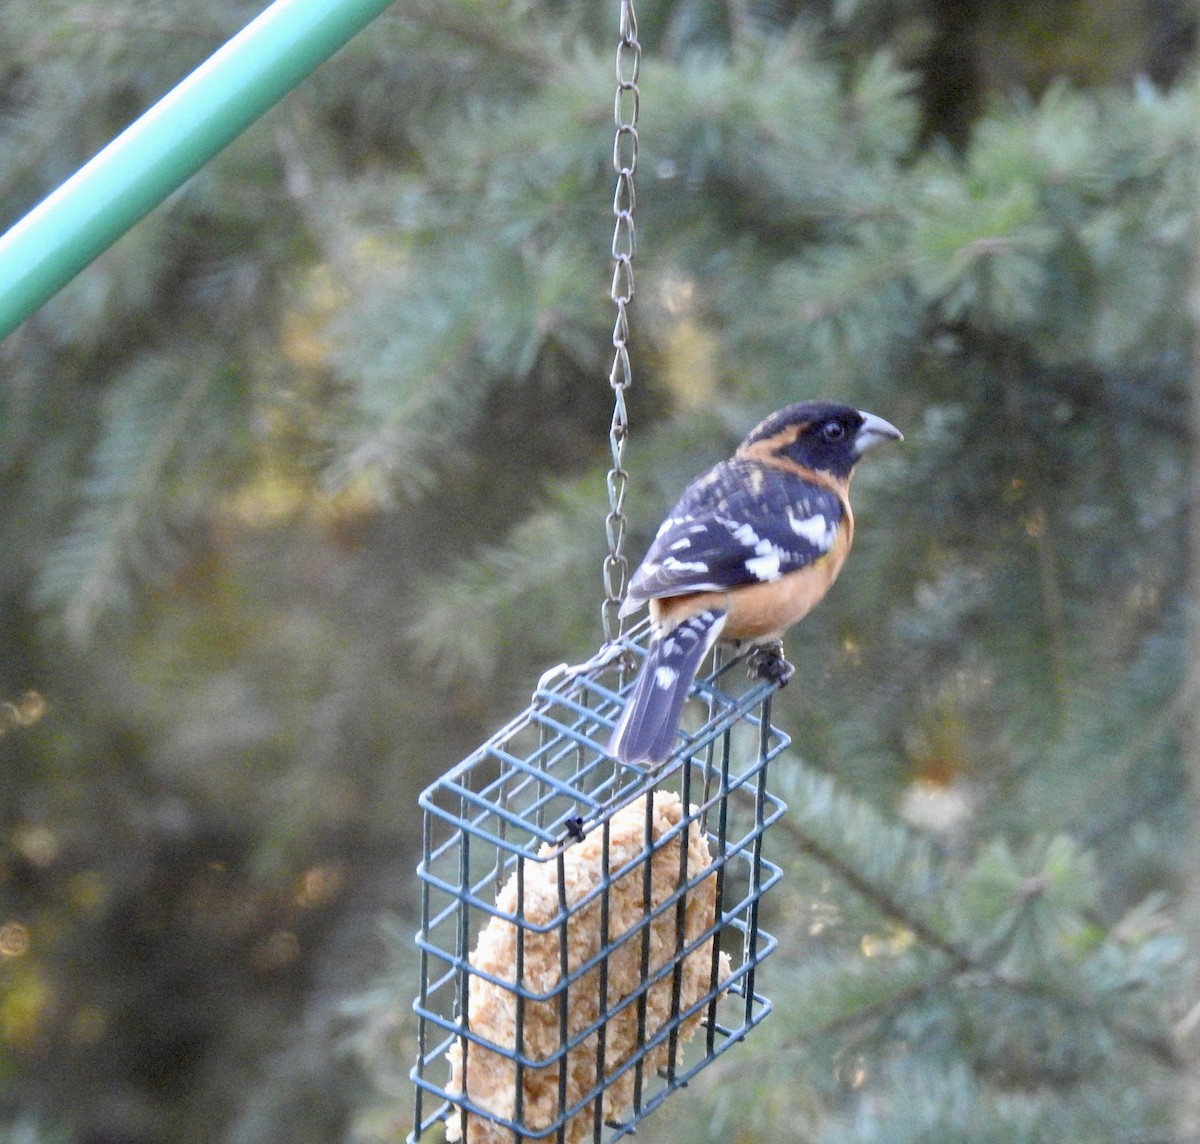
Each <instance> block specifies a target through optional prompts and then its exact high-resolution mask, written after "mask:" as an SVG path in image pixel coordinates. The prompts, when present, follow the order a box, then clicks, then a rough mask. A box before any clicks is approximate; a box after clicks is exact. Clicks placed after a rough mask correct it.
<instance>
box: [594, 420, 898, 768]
mask: <svg viewBox="0 0 1200 1144" xmlns="http://www.w3.org/2000/svg"><path fill="white" fill-rule="evenodd" d="M899 439H900V432H899V430H897V429H896V428H895V427H894V426H892V425H890V424H889V423H888V422H886V421H884V420H883V419H882V418H880V417H876V416H875V415H873V414H870V413H865V412H863V411H861V410H857V409H853V408H851V407H850V406H846V405H839V404H835V403H833V402H819V401H805V402H800V403H798V404H796V405H789V406H788V407H787V408H785V409H781V410H779V411H778V412H777V413H773V414H772V415H771V416H770V417H768V418H767V419H766V420H765V421H763V422H762V423H761V424H760V425H758V426H757V427H756V428H755V429H754V430H753V431H752V432H751V433H750V435H749V436H748V437H747V438H746V440H745V441H743V442H742V444H741V445H740V446H739V448H738V450H737V452H736V453H735V454H734V456H733V457H732V458H731V459H730V460H728V461H723V462H721V463H720V464H718V465H716V466H715V467H714V468H712V469H711V470H709V472H707V473H705V474H704V475H703V476H701V477H698V478H697V479H696V480H694V481H693V482H692V483H691V484H690V485H688V487H687V488H686V489H685V490H684V493H683V495H682V496H681V497H680V499H679V502H678V503H677V504H676V505H675V507H674V508H673V509H672V510H671V512H670V513H669V514H668V516H667V518H666V520H665V521H664V522H663V524H662V526H661V527H660V528H659V530H658V534H657V536H656V537H655V538H654V541H653V543H652V544H651V546H650V550H649V551H648V552H647V554H646V557H645V559H644V560H643V561H642V564H641V566H640V567H639V568H638V569H637V571H636V572H635V573H634V575H633V577H632V579H631V581H630V584H629V590H628V594H627V596H626V599H625V603H624V605H623V606H622V608H621V614H622V615H629V614H632V613H633V612H636V611H637V610H638V609H639V608H641V607H642V606H643V605H645V604H647V603H648V604H649V605H650V614H651V618H652V620H653V624H654V627H653V633H652V635H651V640H650V646H649V648H648V650H647V654H646V661H645V663H644V664H643V665H642V670H641V673H640V674H639V676H638V679H637V681H636V683H635V684H634V687H633V691H632V693H631V695H630V697H629V701H628V702H627V704H626V707H625V710H624V712H623V714H622V716H621V719H620V720H619V722H618V723H617V727H616V729H615V731H614V732H613V737H612V742H611V744H610V747H609V750H610V752H611V753H612V754H613V755H614V756H615V757H616V758H618V759H619V760H620V761H621V762H624V763H633V764H638V763H644V764H649V765H656V764H658V763H661V762H663V761H665V760H666V759H667V758H668V757H669V756H670V754H671V752H672V750H673V749H674V747H675V746H676V738H677V733H678V729H679V721H680V716H681V714H682V711H683V704H684V702H685V700H686V698H687V695H688V692H689V690H690V688H691V684H692V681H693V679H694V678H695V675H696V672H697V671H698V670H699V668H700V664H701V663H702V662H703V660H704V657H705V655H707V653H708V651H709V650H710V649H711V648H712V646H713V644H714V643H716V641H717V640H718V639H721V640H726V641H730V642H733V643H735V644H746V643H750V644H753V645H756V646H758V647H763V648H766V649H768V650H767V651H766V653H765V654H764V655H762V656H761V657H759V659H758V666H759V668H760V670H761V671H762V672H763V674H767V675H771V676H772V677H773V678H775V679H777V680H778V681H779V682H780V683H785V682H786V681H787V679H788V678H790V675H791V670H792V669H791V666H790V665H789V664H787V663H786V661H784V660H783V657H782V652H781V650H779V648H780V645H779V640H780V637H781V636H782V635H783V632H784V631H785V630H786V629H787V628H789V627H790V626H791V625H792V624H794V623H795V622H796V621H797V620H799V619H801V618H802V617H803V616H805V615H806V614H807V613H808V612H809V611H810V610H811V609H812V608H813V607H814V606H815V605H816V604H817V603H818V602H819V601H820V599H821V598H822V597H823V596H824V595H825V593H826V592H827V591H828V589H829V586H830V585H831V584H832V583H833V581H834V580H835V579H836V577H837V574H838V572H839V571H840V570H841V567H842V563H843V562H844V561H845V558H846V553H847V552H848V551H849V549H850V543H851V541H852V539H853V533H854V517H853V514H852V513H851V511H850V501H849V499H848V493H849V483H850V475H851V473H852V472H853V469H854V465H855V464H856V463H857V461H858V460H859V458H860V457H861V456H862V455H863V454H864V453H865V452H866V451H867V450H869V449H870V448H872V447H874V446H875V445H877V444H880V443H882V442H884V441H888V440H899Z"/></svg>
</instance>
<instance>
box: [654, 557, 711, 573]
mask: <svg viewBox="0 0 1200 1144" xmlns="http://www.w3.org/2000/svg"><path fill="white" fill-rule="evenodd" d="M659 567H660V568H661V569H662V570H663V571H664V572H707V571H708V565H707V564H705V563H704V561H703V560H679V559H678V558H676V557H674V556H668V557H666V559H664V560H662V561H661V562H660V563H659Z"/></svg>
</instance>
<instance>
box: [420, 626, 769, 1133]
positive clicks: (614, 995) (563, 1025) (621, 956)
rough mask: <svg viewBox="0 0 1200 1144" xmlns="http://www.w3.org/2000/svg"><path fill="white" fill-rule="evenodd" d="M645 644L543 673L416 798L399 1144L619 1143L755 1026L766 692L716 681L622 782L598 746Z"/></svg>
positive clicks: (763, 887) (762, 946)
mask: <svg viewBox="0 0 1200 1144" xmlns="http://www.w3.org/2000/svg"><path fill="white" fill-rule="evenodd" d="M647 634H648V625H647V624H642V625H640V626H639V627H637V628H635V629H634V630H633V631H632V632H631V633H629V634H628V635H626V636H623V637H620V638H619V639H617V640H615V641H613V642H612V643H610V644H607V645H605V648H604V649H603V650H602V651H601V653H600V654H599V655H598V656H597V657H596V658H595V659H593V660H592V661H590V662H589V663H587V664H584V665H581V666H580V667H576V668H566V667H563V668H559V669H556V670H555V671H553V672H550V673H548V674H547V676H545V677H543V679H542V680H541V682H540V683H539V685H538V688H537V690H536V691H535V693H534V695H533V700H532V702H531V704H530V706H529V707H528V708H527V709H526V710H525V711H524V712H523V713H522V714H521V715H519V716H518V717H517V718H516V719H514V720H513V721H512V722H511V723H509V724H508V725H507V726H506V727H504V728H502V729H501V730H500V731H498V732H497V733H496V734H495V735H493V736H492V738H491V739H489V740H488V741H487V742H486V743H484V744H483V745H482V746H481V747H479V748H478V749H477V750H476V751H474V752H473V753H472V754H471V755H470V756H468V757H467V758H466V759H464V760H463V761H462V762H461V763H459V764H458V765H457V766H456V767H454V768H453V769H452V770H451V771H449V772H448V773H447V774H446V775H444V776H443V777H442V778H440V779H439V780H438V781H437V782H436V783H434V784H433V785H432V786H430V787H429V788H428V789H427V790H425V791H424V792H423V793H422V795H421V798H420V803H421V807H422V809H423V812H424V813H423V818H424V824H423V857H422V860H421V863H420V866H419V867H418V876H419V878H420V882H421V910H422V914H421V928H420V931H419V933H418V934H417V939H416V940H417V945H418V947H419V948H420V951H421V984H420V993H419V996H418V997H417V1000H416V1002H415V1004H414V1007H415V1009H416V1013H417V1017H418V1055H417V1062H416V1065H415V1067H414V1068H413V1070H412V1073H411V1076H412V1079H413V1082H414V1084H415V1086H416V1110H415V1118H414V1125H413V1131H412V1133H411V1134H410V1136H409V1140H410V1141H418V1140H421V1139H422V1138H424V1137H425V1136H426V1135H427V1134H428V1133H429V1131H430V1129H431V1128H432V1127H433V1126H434V1125H435V1124H437V1123H438V1122H439V1121H446V1128H445V1131H446V1139H447V1140H451V1141H453V1140H458V1139H462V1140H465V1141H468V1144H501V1142H508V1141H522V1140H554V1141H559V1142H564V1144H565V1142H569V1144H575V1142H578V1141H584V1140H588V1139H591V1140H593V1141H595V1142H596V1144H599V1142H600V1141H601V1140H603V1139H609V1140H615V1139H618V1138H620V1137H621V1136H623V1135H625V1134H627V1133H631V1132H633V1130H634V1127H635V1125H636V1124H637V1123H638V1121H639V1120H641V1119H642V1118H643V1117H645V1116H646V1115H647V1114H648V1113H649V1112H651V1111H652V1110H653V1109H654V1108H656V1107H657V1106H658V1105H659V1104H660V1103H662V1101H663V1100H664V1099H665V1098H666V1097H667V1096H668V1095H669V1094H670V1093H671V1092H672V1091H673V1090H674V1089H676V1088H678V1087H680V1086H682V1085H685V1084H687V1082H688V1081H689V1080H690V1079H691V1078H692V1077H694V1076H695V1075H696V1074H697V1073H698V1072H699V1071H700V1070H701V1069H703V1068H704V1067H705V1066H706V1065H708V1064H709V1063H710V1062H711V1061H713V1060H715V1059H716V1058H717V1057H718V1056H719V1055H720V1054H721V1053H722V1052H724V1051H725V1050H726V1049H728V1048H730V1047H731V1046H732V1045H734V1044H735V1043H737V1042H738V1041H740V1040H741V1039H742V1038H743V1037H744V1036H745V1035H746V1033H747V1032H748V1031H749V1030H750V1029H751V1028H753V1027H754V1026H755V1025H757V1024H758V1023H759V1022H760V1021H761V1020H763V1018H764V1017H765V1016H766V1015H767V1014H768V1013H769V1012H770V1009H771V1004H770V1002H769V1001H768V1000H767V999H766V998H765V997H763V996H762V995H761V994H759V993H758V992H757V991H756V988H755V979H756V971H757V967H758V965H759V963H760V962H761V961H762V960H763V959H764V958H765V957H766V956H768V954H770V953H771V952H772V950H773V949H774V948H775V945H776V942H775V939H774V938H772V937H771V936H770V935H769V934H767V933H765V932H764V931H763V930H761V929H760V928H759V924H758V920H759V903H760V900H761V898H762V895H763V894H764V893H766V891H767V890H768V889H770V888H771V887H772V886H773V885H774V884H775V883H776V882H777V881H778V880H779V877H780V871H779V869H778V867H776V866H775V865H773V864H772V863H770V862H769V861H767V859H766V858H765V857H764V855H763V839H764V834H765V832H766V829H767V827H768V826H770V824H771V823H772V822H774V821H775V819H777V818H778V817H779V816H780V815H781V814H782V813H783V811H784V809H785V807H784V804H783V803H782V802H781V801H780V800H779V799H778V798H776V797H775V796H773V795H772V794H771V793H770V792H769V791H768V789H767V773H768V767H769V764H770V763H771V761H772V760H773V759H774V758H775V757H776V756H777V755H778V754H779V753H780V752H781V751H783V750H784V749H785V748H786V747H787V745H788V739H787V737H786V736H785V735H783V734H782V733H781V732H779V731H778V730H776V729H775V728H773V727H772V726H771V723H770V700H771V695H772V693H773V691H774V685H773V684H772V683H770V682H767V681H763V680H748V679H747V677H746V673H745V671H744V670H740V671H739V670H736V669H737V668H738V666H739V665H740V664H741V663H742V658H741V657H738V658H734V659H731V660H729V661H728V662H725V663H716V664H714V666H713V668H712V670H711V672H710V673H709V674H708V675H707V676H705V677H704V678H701V679H698V680H697V681H696V683H695V685H694V687H693V692H692V698H691V700H690V701H689V705H688V706H689V711H688V713H687V714H686V716H685V724H687V726H688V727H689V728H690V729H685V730H683V731H681V733H680V741H679V745H678V747H677V749H676V751H675V754H674V755H673V756H672V758H671V760H670V761H669V762H668V763H667V764H666V765H665V766H663V767H662V768H659V769H658V770H657V771H656V772H655V773H654V774H647V773H645V772H644V771H642V770H641V769H639V768H634V767H628V766H623V765H622V764H620V763H618V762H617V761H616V760H615V759H613V758H612V757H611V756H610V755H609V754H608V753H607V749H606V745H607V742H608V738H609V735H610V734H611V732H612V728H613V725H614V724H615V722H616V719H617V717H618V716H619V714H620V711H621V709H622V707H623V704H624V700H625V692H626V691H627V688H628V685H629V684H630V683H631V682H632V677H633V672H632V671H631V670H630V666H631V664H634V665H636V663H637V662H639V661H640V658H641V657H642V656H644V654H645V647H644V644H645V640H646V637H647ZM698 1032H699V1033H701V1035H699V1036H695V1039H694V1042H693V1043H692V1044H690V1045H688V1044H687V1042H688V1041H689V1040H691V1039H692V1037H693V1035H694V1034H696V1033H698Z"/></svg>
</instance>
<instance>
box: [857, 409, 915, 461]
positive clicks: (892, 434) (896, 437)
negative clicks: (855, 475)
mask: <svg viewBox="0 0 1200 1144" xmlns="http://www.w3.org/2000/svg"><path fill="white" fill-rule="evenodd" d="M858 414H859V416H860V417H861V418H862V419H863V423H862V425H861V426H860V428H859V430H858V432H857V433H855V434H854V455H855V457H861V456H862V455H863V454H864V453H865V452H867V451H868V450H870V449H874V448H875V446H876V445H882V444H883V443H884V442H885V441H903V440H904V434H903V433H901V432H900V430H899V429H897V428H896V426H895V425H893V424H892V423H891V422H890V421H885V420H884V419H883V418H882V417H876V416H875V414H874V413H867V412H866V411H865V410H862V409H860V410H859V411H858Z"/></svg>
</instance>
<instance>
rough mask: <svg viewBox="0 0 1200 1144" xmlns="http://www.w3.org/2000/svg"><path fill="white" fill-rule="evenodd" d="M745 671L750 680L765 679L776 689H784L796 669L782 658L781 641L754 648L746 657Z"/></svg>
mask: <svg viewBox="0 0 1200 1144" xmlns="http://www.w3.org/2000/svg"><path fill="white" fill-rule="evenodd" d="M746 671H747V674H748V675H749V676H750V678H751V679H766V680H769V681H770V682H771V683H774V684H775V685H776V686H777V687H786V686H787V685H788V682H789V680H790V679H791V678H792V676H793V675H795V674H796V669H795V668H794V667H793V666H792V665H791V664H790V663H788V661H787V660H786V659H784V658H783V641H782V640H772V641H771V642H770V643H765V644H759V645H758V647H756V648H754V650H753V651H751V652H750V654H749V655H748V656H747V657H746Z"/></svg>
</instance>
